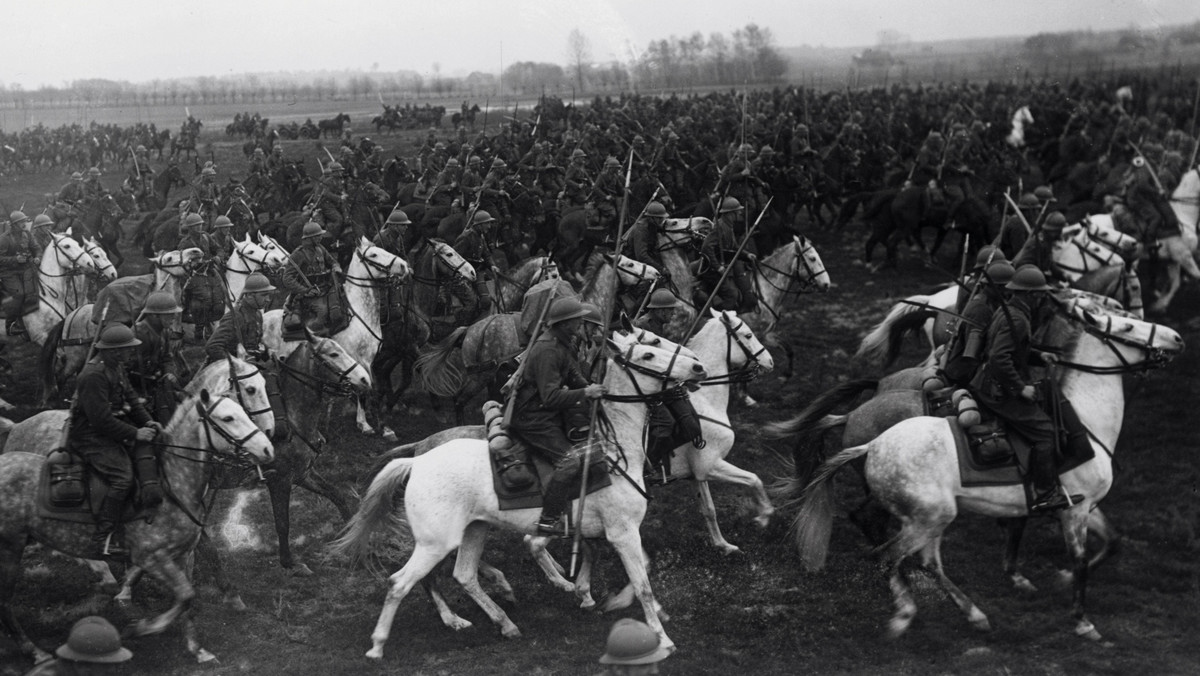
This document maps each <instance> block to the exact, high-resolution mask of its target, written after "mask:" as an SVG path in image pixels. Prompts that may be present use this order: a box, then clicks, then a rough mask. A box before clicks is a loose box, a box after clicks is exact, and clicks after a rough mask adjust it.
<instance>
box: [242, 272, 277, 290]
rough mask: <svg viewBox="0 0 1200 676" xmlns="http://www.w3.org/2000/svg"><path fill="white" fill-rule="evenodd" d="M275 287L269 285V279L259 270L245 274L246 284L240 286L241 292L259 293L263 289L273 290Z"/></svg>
mask: <svg viewBox="0 0 1200 676" xmlns="http://www.w3.org/2000/svg"><path fill="white" fill-rule="evenodd" d="M274 290H275V287H273V286H271V280H269V279H267V276H266V275H264V274H263V273H261V272H251V273H250V274H249V275H247V276H246V285H245V286H243V287H242V293H259V292H263V291H274Z"/></svg>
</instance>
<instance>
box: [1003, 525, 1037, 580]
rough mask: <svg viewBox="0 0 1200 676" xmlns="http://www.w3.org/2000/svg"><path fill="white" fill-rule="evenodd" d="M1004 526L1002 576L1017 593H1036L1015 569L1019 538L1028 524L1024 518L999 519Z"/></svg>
mask: <svg viewBox="0 0 1200 676" xmlns="http://www.w3.org/2000/svg"><path fill="white" fill-rule="evenodd" d="M1000 521H1001V523H1002V524H1003V525H1004V574H1005V575H1007V576H1008V579H1010V580H1012V583H1013V586H1014V587H1016V588H1017V591H1023V592H1031V593H1032V592H1036V591H1037V587H1035V586H1033V583H1032V582H1030V581H1029V578H1027V577H1025V575H1023V574H1022V573H1021V571H1020V570H1019V569H1018V568H1017V556H1018V554H1019V553H1020V551H1021V537H1022V536H1023V535H1024V534H1025V526H1026V524H1027V523H1028V522H1029V519H1028V518H1026V517H1023V516H1021V517H1014V518H1011V519H1001V520H1000Z"/></svg>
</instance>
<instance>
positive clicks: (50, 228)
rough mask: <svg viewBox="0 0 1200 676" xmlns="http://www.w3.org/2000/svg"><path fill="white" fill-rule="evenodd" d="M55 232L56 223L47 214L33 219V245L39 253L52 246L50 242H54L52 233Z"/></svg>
mask: <svg viewBox="0 0 1200 676" xmlns="http://www.w3.org/2000/svg"><path fill="white" fill-rule="evenodd" d="M53 232H54V221H53V220H51V219H50V217H49V216H47V215H46V214H38V215H37V216H34V217H33V231H32V232H30V234H31V235H33V245H34V248H35V249H37V250H38V251H45V250H46V247H48V246H50V242H53V241H54V237H53V236H52V234H51V233H53Z"/></svg>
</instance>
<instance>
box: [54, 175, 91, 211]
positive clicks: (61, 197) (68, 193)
mask: <svg viewBox="0 0 1200 676" xmlns="http://www.w3.org/2000/svg"><path fill="white" fill-rule="evenodd" d="M84 197H85V195H84V190H83V174H81V173H79V172H78V171H76V172H73V173H72V174H71V181H70V183H67V184H66V185H64V186H63V187H62V188H61V189H60V190H59V191H58V201H59V202H66V203H67V204H76V203H78V202H82V201H83V199H84Z"/></svg>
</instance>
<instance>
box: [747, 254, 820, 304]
mask: <svg viewBox="0 0 1200 676" xmlns="http://www.w3.org/2000/svg"><path fill="white" fill-rule="evenodd" d="M793 244H795V245H796V246H797V248H798V250H797V251H796V258H795V260H793V261H792V269H791V270H786V271H785V270H781V269H779V268H777V267H775V266H773V265H771V264H770V263H768V262H766V261H765V260H763V259H761V258H760V259H758V260H757V261H755V264H756V265H758V266H760V267H764V268H766V269H768V270H771V271H772V272H777V273H779V274H781V275H783V276H784V279H786V280H787V283H786V284H785V285H784V286H782V287H780V286H776V285H775V283H774V282H772V281H771V280H770V279H768V278H767V277H766V275H764V276H763V280H764V281H765V282H766V283H767V284H769V285H770V286H771V287H772V288H774V289H776V290H778V291H782V292H783V293H785V294H786V293H796V294H800V293H808V292H810V291H813V290H815V289H816V288H817V282H816V279H817V277H819V276H821V275H822V274H823V273H825V271H826V270H825V266H824V264H822V265H821V269H820V270H817V269H815V268H814V267H813V266H812V264H810V263H809V262H808V256H806V255H805V254H806V252H808V251H809V250H810V249H812V248H813V246H812V242H808V241H806V242H805V243H803V244H801V243H799V242H793ZM801 268H803V269H804V274H805V275H806V276H805V277H801V276H800V271H801ZM793 285H799V288H798V289H792V286H793Z"/></svg>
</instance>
